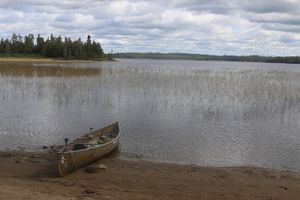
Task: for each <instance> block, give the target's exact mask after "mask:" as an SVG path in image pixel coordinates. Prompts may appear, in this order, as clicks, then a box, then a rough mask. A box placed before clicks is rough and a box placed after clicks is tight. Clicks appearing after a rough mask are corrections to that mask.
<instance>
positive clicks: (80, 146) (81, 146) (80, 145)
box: [73, 144, 87, 151]
mask: <svg viewBox="0 0 300 200" xmlns="http://www.w3.org/2000/svg"><path fill="white" fill-rule="evenodd" d="M86 148H87V145H86V144H74V146H73V150H74V151H76V150H81V149H86Z"/></svg>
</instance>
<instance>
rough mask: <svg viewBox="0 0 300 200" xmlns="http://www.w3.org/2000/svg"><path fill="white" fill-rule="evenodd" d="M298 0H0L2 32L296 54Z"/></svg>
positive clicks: (145, 47) (133, 45)
mask: <svg viewBox="0 0 300 200" xmlns="http://www.w3.org/2000/svg"><path fill="white" fill-rule="evenodd" d="M299 5H300V4H299V1H298V0H274V1H261V0H254V1H248V0H232V1H226V0H170V1H158V0H152V1H150V0H149V1H147V0H144V1H138V0H121V1H119V0H113V1H109V0H94V1H93V0H81V1H77V0H53V1H45V0H15V1H9V0H0V29H1V30H2V31H1V33H2V36H3V37H8V36H9V35H11V34H12V33H14V32H15V33H20V34H22V35H24V34H28V33H34V34H37V33H41V34H42V35H44V36H46V35H50V33H54V34H56V35H58V34H60V35H62V36H66V35H67V36H70V37H72V38H74V39H76V38H78V37H82V39H85V37H86V35H87V34H91V35H92V37H93V38H94V39H95V40H97V41H100V42H101V43H102V46H103V47H104V49H105V50H106V51H110V49H111V48H113V49H114V51H115V52H116V51H121V52H122V51H123V52H124V51H143V52H149V51H154V52H188V53H204V54H243V55H249V54H259V55H299V54H300V48H299V47H300V46H299V45H300V44H299V42H298V41H299V37H300V36H299V34H300V28H299V25H300V7H299ZM298 49H299V50H298Z"/></svg>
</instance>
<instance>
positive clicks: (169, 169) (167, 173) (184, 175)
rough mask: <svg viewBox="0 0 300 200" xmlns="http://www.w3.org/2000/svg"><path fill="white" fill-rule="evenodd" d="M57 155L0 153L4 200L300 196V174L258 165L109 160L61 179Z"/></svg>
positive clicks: (274, 199)
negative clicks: (91, 170) (94, 169)
mask: <svg viewBox="0 0 300 200" xmlns="http://www.w3.org/2000/svg"><path fill="white" fill-rule="evenodd" d="M55 155H56V154H55V153H54V152H53V153H48V152H47V151H45V152H40V153H28V152H23V151H13V152H1V153H0V199H14V200H15V199H122V200H124V199H128V200H129V199H130V200H132V199H163V200H168V199H212V200H213V199H214V200H215V199H230V200H234V199H243V200H246V199H260V200H279V199H282V200H287V199H288V200H293V199H295V200H296V199H299V196H300V174H299V173H295V172H289V171H278V170H269V169H261V168H254V167H233V168H208V167H197V166H190V165H186V166H185V165H176V164H159V163H152V162H145V161H125V160H120V159H118V158H111V156H110V157H106V158H103V159H101V160H99V161H98V162H97V163H94V164H93V165H94V166H96V165H99V164H100V163H101V164H104V165H105V166H106V167H107V168H106V169H104V170H100V171H99V172H97V173H87V172H85V171H84V170H79V171H77V172H74V173H72V174H70V175H67V176H65V177H59V176H58V172H57V169H56V156H55Z"/></svg>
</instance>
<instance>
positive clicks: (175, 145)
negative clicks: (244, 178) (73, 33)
mask: <svg viewBox="0 0 300 200" xmlns="http://www.w3.org/2000/svg"><path fill="white" fill-rule="evenodd" d="M0 99H1V101H0V149H2V150H3V149H6V148H18V147H25V148H35V147H41V146H43V145H52V144H58V143H59V144H62V143H63V140H64V138H65V137H69V138H70V139H71V140H72V139H74V138H75V137H77V136H79V135H82V134H83V133H86V132H89V128H90V127H93V128H94V129H97V128H100V127H102V126H105V125H108V124H110V123H113V122H114V121H119V122H120V125H121V129H122V136H121V144H120V148H119V151H120V156H121V157H122V158H125V159H143V160H154V161H157V162H175V163H184V164H197V165H204V166H240V165H254V166H261V167H271V168H279V169H290V170H297V171H299V170H300V156H299V153H300V65H287V64H266V63H242V62H213V61H177V60H174V61H170V60H126V59H120V60H118V62H102V63H101V62H94V63H75V64H74V63H73V64H72V63H67V64H33V65H31V64H26V65H25V64H22V65H21V64H13V63H9V64H1V66H0Z"/></svg>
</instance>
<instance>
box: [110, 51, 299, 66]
mask: <svg viewBox="0 0 300 200" xmlns="http://www.w3.org/2000/svg"><path fill="white" fill-rule="evenodd" d="M113 57H114V58H136V59H179V60H215V61H244V62H267V63H292V64H300V57H299V56H287V57H284V56H277V57H273V56H258V55H249V56H234V55H223V56H217V55H204V54H187V53H115V54H113Z"/></svg>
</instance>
